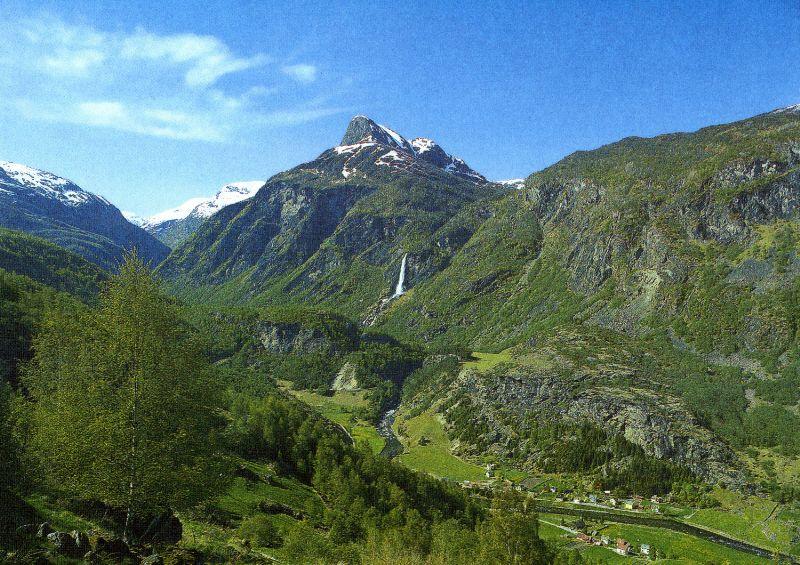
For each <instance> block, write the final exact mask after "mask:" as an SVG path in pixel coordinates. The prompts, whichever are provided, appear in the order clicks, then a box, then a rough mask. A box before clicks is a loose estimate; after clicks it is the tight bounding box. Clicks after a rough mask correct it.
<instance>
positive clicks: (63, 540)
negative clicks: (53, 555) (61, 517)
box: [47, 532, 80, 557]
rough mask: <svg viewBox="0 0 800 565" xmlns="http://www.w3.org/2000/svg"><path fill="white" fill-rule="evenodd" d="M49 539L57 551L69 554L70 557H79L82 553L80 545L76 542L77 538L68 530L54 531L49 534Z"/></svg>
mask: <svg viewBox="0 0 800 565" xmlns="http://www.w3.org/2000/svg"><path fill="white" fill-rule="evenodd" d="M47 541H49V542H50V543H52V544H53V546H54V547H55V550H56V552H58V553H60V554H61V555H67V556H70V557H77V556H78V555H80V553H78V546H77V545H76V544H75V540H74V539H73V537H72V536H71V535H70V534H68V533H67V532H52V533H50V534H48V535H47Z"/></svg>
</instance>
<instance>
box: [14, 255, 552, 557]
mask: <svg viewBox="0 0 800 565" xmlns="http://www.w3.org/2000/svg"><path fill="white" fill-rule="evenodd" d="M33 284H35V283H33ZM36 310H37V312H38V313H39V315H40V320H41V322H40V329H38V331H37V332H36V335H35V337H34V338H33V357H32V360H31V361H30V362H29V363H28V364H27V365H26V367H25V369H24V371H23V376H22V380H21V383H19V382H18V383H17V384H15V386H14V387H13V388H10V387H9V385H8V384H7V383H6V384H4V385H3V387H2V388H1V389H0V393H2V396H0V407H2V408H3V412H2V413H0V416H2V417H1V418H0V450H2V453H3V454H4V458H3V466H4V467H3V468H4V471H7V473H8V474H5V473H4V475H3V482H2V483H0V498H2V500H3V501H4V510H5V512H4V516H3V518H2V520H0V526H1V527H0V547H2V548H4V549H10V550H12V553H9V554H4V558H7V559H9V560H11V561H12V562H16V561H19V562H25V561H29V560H31V559H35V558H37V557H38V558H42V559H47V558H48V556H49V557H52V558H56V556H57V555H59V554H60V555H61V556H62V557H63V558H66V559H69V558H77V557H80V556H82V555H83V553H84V552H88V554H87V557H86V558H87V559H90V560H111V561H123V562H132V561H138V559H140V558H143V557H144V556H147V555H149V552H153V551H157V552H160V553H161V554H162V555H164V556H165V557H166V559H168V560H169V561H170V562H187V561H188V562H198V561H199V560H204V561H205V560H210V561H217V562H227V561H231V560H234V561H237V560H245V561H248V562H260V561H262V560H264V559H269V558H270V556H275V557H277V558H279V559H280V560H285V561H287V562H293V563H305V562H309V561H319V562H339V561H342V560H345V561H351V562H362V563H377V562H381V561H380V560H381V559H383V557H381V556H384V557H385V556H388V555H393V556H396V557H397V558H398V559H406V560H407V561H409V562H425V561H427V560H430V562H432V563H433V562H435V563H441V562H459V560H460V559H461V558H462V557H463V556H464V555H465V552H468V551H479V552H481V555H485V556H486V559H487V562H498V563H505V562H509V560H510V561H520V560H522V561H524V562H530V563H547V562H550V561H551V559H552V557H553V555H554V549H553V548H551V547H550V546H548V545H547V544H545V543H544V542H542V541H541V540H540V539H539V537H538V534H537V526H536V521H535V515H534V514H533V511H534V510H533V507H532V506H531V505H530V504H529V503H528V502H527V501H524V500H523V499H522V498H521V497H518V496H513V495H510V494H509V495H507V496H506V497H504V498H498V499H497V500H496V501H495V505H494V508H493V509H492V510H491V511H488V509H487V502H486V501H485V500H484V499H481V498H477V497H473V496H471V495H470V494H469V493H466V492H465V491H463V490H462V489H460V488H458V487H456V486H453V485H448V484H446V483H445V482H443V481H440V480H436V479H434V478H431V477H428V476H426V475H424V474H420V473H417V472H414V471H411V470H409V469H407V468H405V467H404V466H402V465H399V464H398V463H394V462H391V461H388V460H387V459H385V458H382V457H380V456H378V455H376V454H374V453H373V452H372V450H371V449H370V448H369V447H368V446H367V445H354V444H353V441H352V439H351V438H350V437H349V436H348V435H347V434H346V433H344V432H343V430H342V428H341V427H339V426H337V425H335V424H333V423H331V422H330V421H327V420H325V419H324V418H323V417H321V416H319V415H318V414H316V413H315V412H314V411H313V410H311V409H310V408H308V407H307V406H305V405H304V404H302V403H301V402H299V401H297V400H295V399H293V398H292V397H291V396H287V395H285V394H284V393H282V392H281V391H280V390H279V389H278V388H277V386H276V381H275V380H274V378H273V377H270V376H268V375H263V374H262V375H260V380H261V381H262V388H261V390H258V391H255V390H254V389H252V388H248V387H247V386H237V384H236V383H235V382H233V381H229V380H227V379H226V378H225V376H224V369H222V368H221V367H220V366H219V365H217V364H211V363H210V361H211V357H210V356H209V354H208V352H213V351H217V352H220V351H222V350H223V349H224V347H223V346H224V345H225V344H228V345H230V344H233V348H234V349H236V348H237V347H239V346H244V345H245V344H240V343H237V342H236V338H235V335H236V329H237V328H239V327H240V326H238V325H237V324H230V326H229V327H230V328H231V331H230V332H228V333H227V334H225V335H223V337H222V339H220V340H217V343H219V344H221V346H220V348H218V349H215V346H214V345H203V344H204V343H205V338H203V337H202V336H203V330H202V329H201V327H202V324H200V325H199V326H198V325H197V324H196V322H197V321H198V320H201V319H203V320H206V321H208V323H210V324H211V325H212V326H213V325H215V324H220V323H224V322H221V318H220V317H217V318H213V317H212V318H209V317H206V316H205V315H204V314H199V313H198V312H197V311H194V312H190V311H187V310H185V308H184V307H183V306H181V305H179V304H178V303H176V302H175V301H174V300H173V299H171V298H169V297H168V296H166V295H164V294H163V293H162V291H161V290H160V289H159V286H158V284H157V282H155V281H154V279H152V278H151V275H150V273H149V271H148V270H147V269H146V267H145V266H144V265H143V264H141V263H140V262H138V260H137V259H135V258H133V259H129V260H128V262H127V263H126V264H125V265H124V266H123V268H122V269H121V271H120V273H119V274H117V275H114V276H113V277H112V278H111V281H110V286H109V287H108V290H107V291H105V292H103V293H102V294H101V296H100V302H99V304H98V305H97V306H92V307H87V306H85V305H82V304H81V303H80V302H77V301H74V300H72V301H66V302H63V303H61V304H58V305H55V307H53V308H45V307H41V308H36ZM4 312H5V310H4ZM260 319H263V320H267V322H268V323H270V324H279V323H299V322H302V321H303V320H306V321H308V322H309V325H310V326H313V327H314V328H316V329H318V330H321V329H322V328H327V327H328V325H329V324H328V323H326V322H322V323H321V322H320V320H319V319H318V318H316V317H312V316H309V315H308V314H304V313H292V312H286V311H284V312H279V313H275V314H274V315H269V316H260ZM192 320H194V322H192ZM328 321H329V322H330V326H331V327H330V330H327V329H326V330H324V331H321V335H324V336H325V339H328V340H330V341H328V343H330V344H331V345H334V344H336V346H340V345H348V344H352V339H353V336H352V335H351V331H350V330H351V329H352V327H351V326H350V325H349V324H347V323H346V322H344V321H343V320H341V319H340V318H337V317H335V316H334V317H330V318H328ZM231 336H233V341H231ZM208 337H209V339H211V340H212V341H214V339H213V338H212V337H211V336H208ZM77 342H80V343H81V344H82V345H80V346H79V345H77ZM365 355H367V356H369V355H368V354H365ZM253 365H254V366H256V367H257V364H253ZM246 379H247V376H246V373H242V374H241V375H240V376H239V379H238V382H239V383H243V381H245V380H246ZM20 384H21V385H22V386H20ZM244 384H246V383H244ZM225 388H226V389H227V391H226V392H225V393H224V394H223V389H225ZM23 477H24V478H25V480H22V478H23ZM9 479H10V480H9ZM176 511H177V512H178V516H179V518H178V517H176V516H175V514H174V513H175V512H176ZM39 522H47V523H46V524H45V525H41V526H38V525H37V524H38V523H39ZM67 524H69V527H71V528H73V529H75V530H76V531H75V532H73V533H72V534H70V533H68V532H66V531H58V530H56V531H52V530H53V529H54V528H58V527H64V526H65V525H67ZM87 527H89V528H90V530H89V531H88V532H87V530H86V528H87ZM37 529H38V531H39V535H38V537H37ZM187 530H188V531H189V532H193V533H192V534H191V535H190V537H189V538H188V539H186V538H184V542H183V543H182V544H180V545H178V546H175V545H174V544H175V542H177V541H179V540H180V539H181V537H182V532H184V531H187ZM201 530H202V531H204V532H205V533H204V534H203V535H202V536H201V537H200V538H198V537H197V535H196V532H198V531H201ZM42 532H44V533H42ZM50 532H52V533H50ZM501 532H503V533H504V535H503V536H501ZM119 535H122V536H123V539H120V538H118V537H115V536H119ZM44 536H48V537H47V539H44ZM509 542H511V543H510V544H509ZM48 544H50V545H48ZM53 546H55V549H54V550H53V549H48V548H52V547H53Z"/></svg>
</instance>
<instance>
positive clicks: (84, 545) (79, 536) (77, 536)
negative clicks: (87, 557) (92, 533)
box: [69, 530, 92, 555]
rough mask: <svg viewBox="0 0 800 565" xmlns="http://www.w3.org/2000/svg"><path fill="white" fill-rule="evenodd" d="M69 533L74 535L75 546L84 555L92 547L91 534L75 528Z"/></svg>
mask: <svg viewBox="0 0 800 565" xmlns="http://www.w3.org/2000/svg"><path fill="white" fill-rule="evenodd" d="M69 535H70V536H72V539H73V540H75V547H76V548H77V549H78V552H79V554H81V555H82V554H84V553H86V552H87V551H89V550H90V549H91V548H92V546H91V544H90V543H89V536H88V535H86V533H84V532H81V531H78V530H73V531H72V532H70V534H69Z"/></svg>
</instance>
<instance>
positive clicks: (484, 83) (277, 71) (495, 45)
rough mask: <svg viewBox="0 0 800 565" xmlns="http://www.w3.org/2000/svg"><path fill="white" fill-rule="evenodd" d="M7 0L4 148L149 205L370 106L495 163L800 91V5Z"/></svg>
mask: <svg viewBox="0 0 800 565" xmlns="http://www.w3.org/2000/svg"><path fill="white" fill-rule="evenodd" d="M208 4H210V5H206V6H203V5H201V3H198V2H165V1H161V2H145V1H141V0H124V1H112V0H106V1H104V2H96V1H94V0H71V1H70V2H61V1H54V2H36V1H31V0H25V1H20V0H4V1H3V2H2V3H0V37H2V38H3V40H2V41H0V126H1V127H2V135H0V160H9V161H18V162H22V163H25V164H28V165H31V166H35V167H39V168H43V169H46V170H49V171H51V172H53V173H56V174H59V175H62V176H65V177H68V178H70V179H72V180H74V181H75V182H77V183H78V184H79V185H81V186H83V187H84V188H86V189H87V190H91V191H93V192H97V193H99V194H102V195H103V196H105V197H107V198H109V199H110V200H111V201H113V202H114V203H115V204H117V205H118V206H119V207H120V208H122V209H127V210H133V211H136V212H138V213H140V214H143V215H145V214H152V213H155V212H158V211H160V210H162V209H164V208H168V207H171V206H174V205H177V204H179V203H181V202H183V201H184V200H186V199H188V198H190V197H193V196H198V195H206V194H212V193H213V192H214V191H215V190H216V188H217V187H219V186H220V185H222V184H224V183H225V182H229V181H236V180H250V179H261V178H268V177H269V176H270V175H272V174H274V173H276V172H278V171H281V170H284V169H287V168H289V167H291V166H294V165H296V164H298V163H300V162H303V161H307V160H310V159H312V158H314V157H315V156H316V155H318V154H319V153H320V152H321V151H322V150H324V149H325V148H327V147H330V146H332V145H335V144H336V143H337V142H338V140H339V138H340V137H341V135H342V133H343V131H344V129H345V127H346V125H347V122H348V121H349V119H350V117H351V116H353V115H355V114H366V115H368V116H370V117H372V118H374V119H375V120H376V121H378V122H380V123H383V124H385V125H388V126H391V127H392V128H394V129H396V130H398V131H399V132H400V133H402V134H403V135H406V136H408V137H415V136H425V137H431V138H433V139H436V140H437V141H438V142H439V143H440V144H442V145H443V146H444V147H445V149H446V150H448V151H450V152H452V153H454V154H456V155H459V156H461V157H463V158H464V159H465V160H466V161H467V162H468V163H469V164H470V165H471V166H473V167H474V168H476V169H477V170H479V171H481V172H483V173H484V174H486V175H487V176H488V177H489V178H493V179H504V178H511V177H521V176H526V175H528V174H529V173H531V172H533V171H535V170H538V169H541V168H542V167H544V166H546V165H548V164H551V163H553V162H555V161H557V160H558V159H559V158H561V157H563V156H564V155H567V154H569V153H571V152H572V151H575V150H578V149H590V148H593V147H597V146H599V145H602V144H604V143H608V142H611V141H614V140H617V139H619V138H622V137H625V136H628V135H643V136H648V135H655V134H658V133H663V132H668V131H685V130H693V129H697V128H699V127H702V126H704V125H708V124H713V123H722V122H726V121H732V120H735V119H739V118H743V117H746V116H750V115H753V114H757V113H760V112H764V111H767V110H770V109H773V108H776V107H780V106H786V105H789V104H794V103H797V102H800V65H798V64H797V61H798V60H800V2H797V0H777V1H772V2H770V1H763V2H736V1H730V0H729V1H725V2H722V1H721V2H712V1H709V2H680V1H677V2H648V1H640V2H614V1H609V2H591V3H590V2H574V3H573V2H568V1H558V2H555V1H554V2H493V3H488V2H470V1H469V0H461V1H459V2H447V1H440V2H425V3H411V2H396V1H395V2H390V3H389V2H379V1H376V0H373V1H369V2H291V3H289V2H287V3H285V4H283V3H280V2H277V1H275V2H262V1H255V0H253V1H244V0H240V1H236V2H234V1H231V2H221V1H218V2H213V1H209V2H208Z"/></svg>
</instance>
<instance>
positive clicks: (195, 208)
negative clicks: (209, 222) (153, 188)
mask: <svg viewBox="0 0 800 565" xmlns="http://www.w3.org/2000/svg"><path fill="white" fill-rule="evenodd" d="M265 182H266V181H263V180H254V181H242V182H233V183H230V184H226V185H225V186H223V187H222V188H221V189H220V190H219V191H218V192H217V193H216V194H215V195H214V196H211V197H208V198H206V197H202V196H201V197H197V198H191V199H189V200H187V201H186V202H184V203H183V204H181V205H180V206H178V207H176V208H171V209H169V210H165V211H163V212H159V213H158V214H154V215H152V216H150V217H148V218H145V219H144V223H143V224H141V225H142V227H144V228H145V229H153V228H156V227H158V226H159V225H161V224H164V223H166V222H172V221H177V220H183V219H186V218H188V217H189V216H193V217H197V218H210V217H211V216H213V215H214V214H216V213H217V212H219V211H220V210H222V209H223V208H225V207H226V206H230V205H231V204H236V203H237V202H241V201H242V200H247V199H248V198H252V197H253V196H255V194H256V192H258V189H259V188H261V187H262V186H264V183H265Z"/></svg>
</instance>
